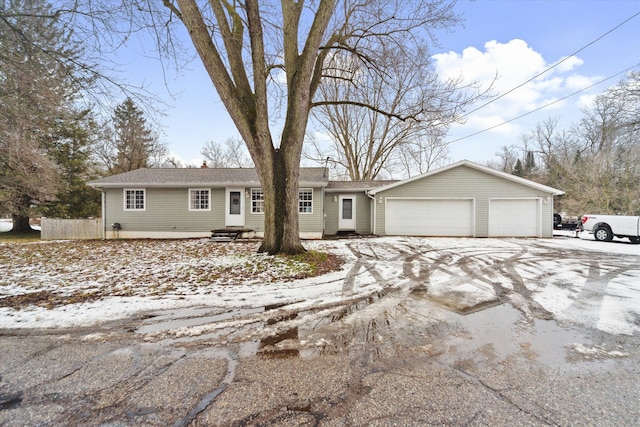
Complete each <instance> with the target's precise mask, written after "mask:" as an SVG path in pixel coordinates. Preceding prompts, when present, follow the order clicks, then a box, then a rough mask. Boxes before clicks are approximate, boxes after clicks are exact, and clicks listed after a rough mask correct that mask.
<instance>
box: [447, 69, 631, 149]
mask: <svg viewBox="0 0 640 427" xmlns="http://www.w3.org/2000/svg"><path fill="white" fill-rule="evenodd" d="M638 66H640V62H639V63H637V64H635V65H632V66H631V67H628V68H626V69H624V70H622V71H619V72H617V73H615V74H613V75H611V76H609V77H606V78H604V79H602V80H600V81H598V82H596V83H594V84H592V85H590V86H587V87H585V88H582V89H580V90H578V91H576V92H573V93H571V94H569V95H566V96H563V97H562V98H559V99H556V100H555V101H553V102H549V103H548V104H544V105H542V106H540V107H538V108H536V109H534V110H531V111H528V112H526V113H524V114H520V115H519V116H516V117H513V118H511V119H509V120H506V121H504V122H502V123H498V124H497V125H494V126H491V127H488V128H486V129H483V130H480V131H478V132H475V133H472V134H469V135H466V136H463V137H461V138H458V139H454V140H453V141H448V142H447V144H453V143H454V142H458V141H462V140H463V139H467V138H471V137H472V136H476V135H480V134H481V133H484V132H487V131H490V130H492V129H495V128H497V127H500V126H503V125H506V124H507V123H511V122H513V121H515V120H518V119H521V118H523V117H526V116H528V115H529V114H533V113H536V112H538V111H540V110H543V109H545V108H547V107H550V106H552V105H553V104H557V103H558V102H560V101H564V100H565V99H567V98H571V97H572V96H574V95H577V94H579V93H581V92H584V91H585V90H588V89H591V88H592V87H595V86H597V85H599V84H601V83H604V82H606V81H607V80H611V79H612V78H614V77H617V76H619V75H620V74H623V73H626V72H628V71H630V70H632V69H634V68H635V67H638Z"/></svg>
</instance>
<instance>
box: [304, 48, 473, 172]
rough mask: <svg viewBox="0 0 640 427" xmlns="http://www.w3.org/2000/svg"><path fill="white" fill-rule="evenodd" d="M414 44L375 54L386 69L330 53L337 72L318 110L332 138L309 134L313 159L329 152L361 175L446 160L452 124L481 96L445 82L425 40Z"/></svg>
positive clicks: (332, 72)
mask: <svg viewBox="0 0 640 427" xmlns="http://www.w3.org/2000/svg"><path fill="white" fill-rule="evenodd" d="M411 49H412V46H408V47H407V48H406V49H405V50H406V51H403V52H398V51H397V50H396V49H394V48H392V47H387V46H382V47H381V49H380V51H378V52H376V53H375V55H376V58H375V59H376V63H377V64H378V66H382V67H383V68H384V70H385V72H384V73H380V72H379V70H378V69H373V70H372V69H371V68H370V67H369V63H368V62H361V61H353V60H352V59H351V58H350V57H349V56H348V55H345V54H344V53H343V52H341V51H336V52H335V53H333V54H332V55H331V56H330V57H329V59H328V60H329V64H330V68H329V73H330V75H331V76H332V77H334V78H331V79H325V80H324V81H323V83H322V85H321V86H320V90H319V96H318V98H319V100H318V101H317V102H316V104H317V105H319V108H316V109H314V110H312V111H313V117H314V118H315V120H316V122H317V123H319V125H320V126H321V127H322V128H324V130H325V132H327V134H328V136H329V139H330V141H331V142H330V144H329V146H328V147H327V145H326V144H324V145H322V144H318V143H317V140H314V139H311V140H308V145H307V150H306V151H305V156H306V157H307V158H310V159H312V160H315V161H317V162H321V161H322V159H325V158H326V157H327V156H329V157H331V159H332V161H333V164H334V165H337V166H339V167H341V168H343V169H344V170H346V171H347V173H348V175H349V177H350V178H351V179H354V180H359V179H365V180H372V179H376V178H377V177H378V175H379V174H380V172H382V171H385V172H386V173H387V174H389V175H394V174H397V173H398V172H400V173H402V175H404V176H410V175H412V174H415V173H416V172H417V173H421V172H425V171H426V170H428V169H429V167H431V165H433V164H438V163H439V162H441V161H442V160H444V158H446V154H447V149H446V146H445V144H444V141H443V139H444V136H445V135H446V132H447V129H448V128H449V126H450V125H451V124H452V123H454V122H460V121H462V118H461V115H460V113H461V112H462V110H463V109H464V107H465V106H466V105H468V103H470V102H472V101H474V100H477V99H478V97H479V96H480V94H478V93H477V91H476V90H474V91H473V92H472V91H470V90H469V89H471V87H469V86H466V87H459V83H460V82H459V80H449V81H446V82H441V81H440V80H439V79H438V76H437V75H436V74H435V72H434V71H433V67H432V64H431V59H430V56H429V53H428V48H427V46H426V44H421V45H418V46H415V47H413V51H411V52H409V51H410V50H411ZM368 59H370V58H368ZM350 60H351V62H350V63H349V61H350ZM345 63H349V67H348V68H346V69H345V67H344V66H342V65H343V64H345ZM443 157H444V158H443Z"/></svg>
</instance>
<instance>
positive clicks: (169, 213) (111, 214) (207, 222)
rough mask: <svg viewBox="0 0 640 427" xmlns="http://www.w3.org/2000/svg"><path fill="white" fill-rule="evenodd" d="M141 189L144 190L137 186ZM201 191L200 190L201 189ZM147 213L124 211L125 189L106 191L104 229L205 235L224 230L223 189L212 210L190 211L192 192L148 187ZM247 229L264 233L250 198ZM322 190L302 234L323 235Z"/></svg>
mask: <svg viewBox="0 0 640 427" xmlns="http://www.w3.org/2000/svg"><path fill="white" fill-rule="evenodd" d="M136 188H141V187H136ZM198 188H199V187H198ZM145 191H146V194H145V197H146V199H145V204H146V206H145V210H144V211H125V210H124V189H122V188H113V189H105V197H104V202H105V206H104V212H105V228H106V231H111V224H112V223H114V222H119V223H120V224H121V225H122V230H123V231H124V232H127V231H135V232H176V233H179V232H203V233H208V232H209V231H210V230H213V229H215V228H224V227H225V198H226V192H225V189H224V188H212V189H211V210H210V211H190V210H189V189H187V188H175V189H165V188H146V189H145ZM244 203H245V206H244V214H245V227H246V228H251V229H254V230H255V231H259V232H262V231H264V215H263V214H253V213H251V198H250V197H245V199H244ZM322 211H323V200H322V189H321V188H315V189H314V191H313V213H310V214H300V232H302V233H305V232H311V233H318V234H319V233H321V232H322Z"/></svg>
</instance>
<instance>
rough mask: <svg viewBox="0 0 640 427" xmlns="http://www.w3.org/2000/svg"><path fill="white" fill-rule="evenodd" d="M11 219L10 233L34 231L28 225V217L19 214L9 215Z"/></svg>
mask: <svg viewBox="0 0 640 427" xmlns="http://www.w3.org/2000/svg"><path fill="white" fill-rule="evenodd" d="M11 218H12V219H13V229H12V230H11V233H32V232H35V230H34V229H33V228H31V226H30V225H29V217H28V216H23V215H19V214H13V215H11Z"/></svg>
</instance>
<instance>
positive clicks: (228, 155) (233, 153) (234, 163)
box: [200, 138, 253, 168]
mask: <svg viewBox="0 0 640 427" xmlns="http://www.w3.org/2000/svg"><path fill="white" fill-rule="evenodd" d="M200 153H201V154H202V156H203V157H204V158H205V160H206V161H207V165H208V166H210V167H213V168H250V167H253V163H252V162H251V157H250V156H249V153H248V152H247V150H246V146H245V144H244V142H243V141H242V140H241V139H240V138H228V139H227V140H226V141H225V142H224V144H222V145H221V144H217V143H215V142H213V141H208V142H207V143H205V145H204V147H203V148H202V150H201V151H200Z"/></svg>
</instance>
